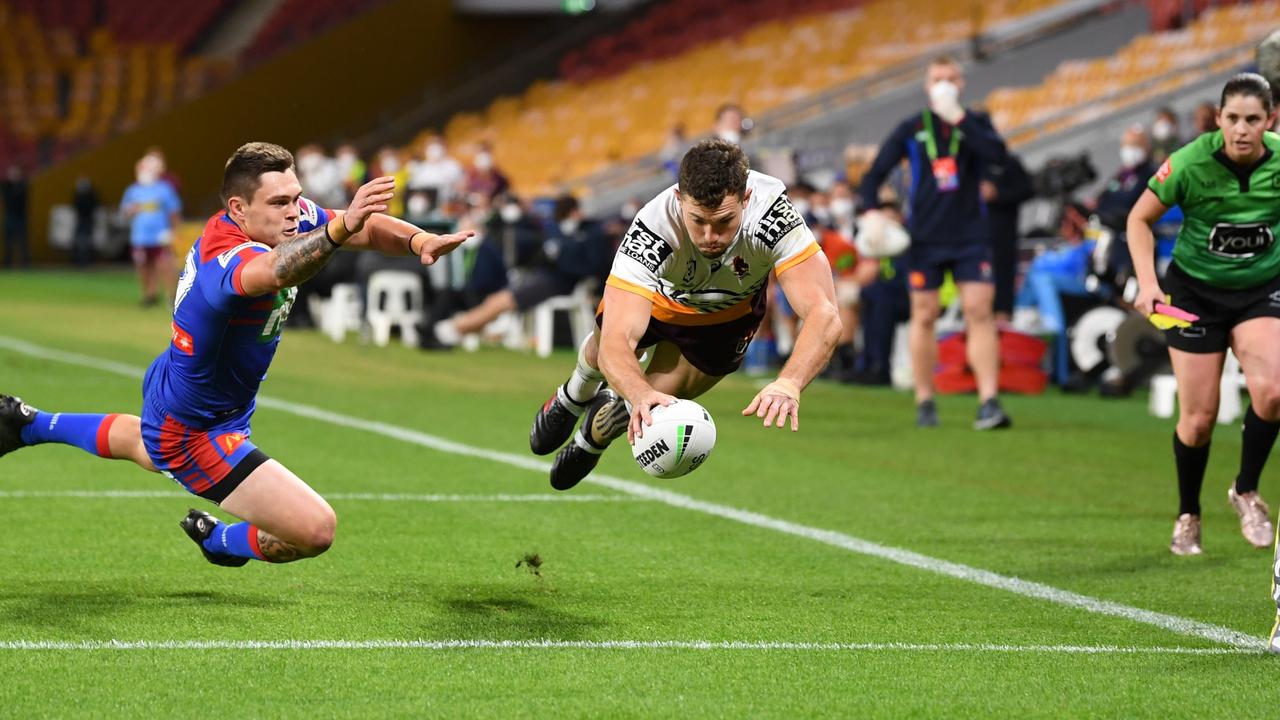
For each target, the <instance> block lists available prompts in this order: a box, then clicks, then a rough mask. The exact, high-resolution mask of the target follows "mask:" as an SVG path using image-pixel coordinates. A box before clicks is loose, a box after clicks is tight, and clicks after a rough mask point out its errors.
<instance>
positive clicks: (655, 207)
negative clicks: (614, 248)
mask: <svg viewBox="0 0 1280 720" xmlns="http://www.w3.org/2000/svg"><path fill="white" fill-rule="evenodd" d="M679 222H680V207H679V203H678V202H677V200H676V195H675V186H674V185H672V186H671V187H669V188H667V189H666V190H664V191H662V192H660V193H658V195H657V196H656V197H654V198H653V199H652V200H650V201H649V202H647V203H645V205H644V207H642V208H640V211H639V212H637V213H636V216H635V218H634V219H633V220H632V221H631V227H629V228H627V233H626V235H624V236H623V237H622V242H621V243H619V245H618V254H619V255H625V256H626V257H629V258H631V259H632V260H635V261H636V262H638V263H640V264H641V265H643V266H644V267H645V268H646V269H648V270H649V271H650V272H653V273H656V272H658V268H659V267H661V266H662V264H663V263H664V262H666V260H667V258H669V257H671V255H672V254H673V253H674V252H675V250H676V246H677V244H678V243H679V237H680V233H679V231H678V227H677V224H678V223H679Z"/></svg>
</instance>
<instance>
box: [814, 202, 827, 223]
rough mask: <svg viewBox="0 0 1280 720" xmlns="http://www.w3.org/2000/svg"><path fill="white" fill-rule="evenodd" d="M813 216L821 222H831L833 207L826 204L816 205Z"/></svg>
mask: <svg viewBox="0 0 1280 720" xmlns="http://www.w3.org/2000/svg"><path fill="white" fill-rule="evenodd" d="M813 217H814V219H815V220H817V221H818V222H820V223H823V224H826V223H829V222H831V208H829V207H827V206H826V205H819V206H816V207H814V208H813Z"/></svg>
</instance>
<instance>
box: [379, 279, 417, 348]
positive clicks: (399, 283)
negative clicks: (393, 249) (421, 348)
mask: <svg viewBox="0 0 1280 720" xmlns="http://www.w3.org/2000/svg"><path fill="white" fill-rule="evenodd" d="M422 308H423V304H422V277H421V276H419V275H418V274H417V273H413V272H408V271H405V270H379V271H377V272H375V273H373V274H372V275H370V276H369V291H368V294H367V295H366V301H365V317H366V319H367V320H368V321H369V331H370V334H371V336H372V338H373V342H374V344H376V345H378V346H379V347H382V346H385V345H387V344H388V343H389V342H391V328H392V327H399V328H400V339H401V340H402V341H403V342H404V344H405V345H409V346H411V347H417V345H418V325H419V324H420V323H422V321H423V309H422Z"/></svg>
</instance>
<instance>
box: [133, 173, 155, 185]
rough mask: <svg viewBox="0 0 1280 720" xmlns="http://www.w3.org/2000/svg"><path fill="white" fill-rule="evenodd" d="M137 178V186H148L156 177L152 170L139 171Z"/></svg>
mask: <svg viewBox="0 0 1280 720" xmlns="http://www.w3.org/2000/svg"><path fill="white" fill-rule="evenodd" d="M137 178H138V184H140V185H150V184H151V183H153V182H155V181H156V178H157V175H156V172H155V171H154V170H139V171H138V175H137Z"/></svg>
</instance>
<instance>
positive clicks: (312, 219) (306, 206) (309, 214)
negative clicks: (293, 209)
mask: <svg viewBox="0 0 1280 720" xmlns="http://www.w3.org/2000/svg"><path fill="white" fill-rule="evenodd" d="M298 223H299V224H301V223H308V224H310V225H311V227H315V226H316V225H319V224H320V208H318V207H316V204H315V203H313V202H311V201H310V200H308V199H306V198H298Z"/></svg>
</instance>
